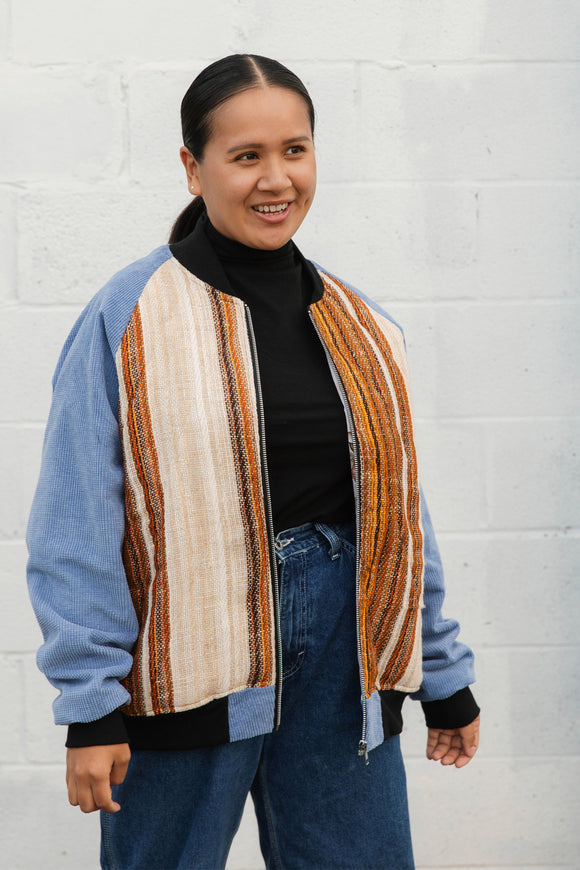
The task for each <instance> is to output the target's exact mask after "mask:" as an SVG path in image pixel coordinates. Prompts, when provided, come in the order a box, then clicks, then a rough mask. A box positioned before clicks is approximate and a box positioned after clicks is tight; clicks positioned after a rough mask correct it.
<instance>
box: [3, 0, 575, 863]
mask: <svg viewBox="0 0 580 870" xmlns="http://www.w3.org/2000/svg"><path fill="white" fill-rule="evenodd" d="M579 24H580V7H579V5H578V3H577V2H575V0H507V2H506V0H502V2H499V0H470V2H465V0H440V2H428V0H393V2H385V0H365V2H360V0H358V2H352V0H343V2H342V3H330V2H326V0H321V2H312V0H294V3H292V4H290V5H288V4H282V3H273V2H271V0H237V2H236V0H213V2H212V3H211V4H201V3H195V2H194V3H192V2H191V0H188V2H186V0H165V2H164V3H163V4H162V3H160V2H157V3H156V2H153V0H140V2H139V3H137V2H129V0H101V2H100V3H79V2H78V0H51V2H50V3H47V2H44V0H0V77H1V83H0V119H1V121H0V123H1V127H2V134H1V136H0V234H1V238H2V246H1V251H2V256H1V257H0V354H1V360H0V383H1V393H2V402H1V404H0V474H1V479H2V483H1V488H2V499H1V500H0V571H1V576H0V688H1V694H2V699H3V700H2V714H1V716H0V827H1V829H2V835H1V839H2V850H1V857H0V864H1V865H2V866H3V867H6V868H7V870H8V868H11V870H12V868H26V870H36V868H38V867H43V868H45V870H53V868H55V870H56V868H66V867H70V868H74V870H81V868H93V867H96V866H97V863H98V862H97V858H96V854H97V840H98V834H97V820H96V818H95V817H94V816H91V817H84V816H82V815H81V814H80V813H79V812H78V810H73V809H71V808H70V807H69V806H68V804H67V803H66V798H65V790H64V777H63V756H64V754H63V736H64V735H63V729H59V728H55V727H54V726H53V725H52V719H51V712H50V703H51V699H52V697H53V692H52V690H51V689H50V687H49V686H48V685H47V684H45V681H44V679H43V678H42V677H41V676H40V675H39V674H38V672H37V671H36V667H35V662H34V654H35V649H36V647H37V645H38V643H39V633H38V630H37V628H36V626H35V623H34V620H33V617H32V616H31V613H30V609H29V605H28V600H27V595H26V591H25V583H24V566H25V547H24V543H23V536H24V530H25V523H26V516H27V511H28V508H29V505H30V500H31V497H32V493H33V488H34V485H35V480H36V476H37V473H38V467H39V457H40V448H41V442H42V434H43V426H44V422H45V418H46V414H47V410H48V406H49V401H50V377H51V373H52V369H53V367H54V364H55V362H56V358H57V354H58V351H59V349H60V347H61V345H62V343H63V341H64V339H65V336H66V334H67V332H68V330H69V328H70V327H71V325H72V323H73V321H74V320H75V318H76V316H77V314H78V313H79V311H80V310H81V307H82V306H83V305H84V303H85V302H86V301H87V300H88V299H89V298H90V297H91V296H92V295H93V293H94V292H96V290H97V289H98V288H99V287H100V286H101V285H102V284H103V283H104V281H105V280H106V279H107V278H108V277H109V276H110V275H111V274H112V273H113V272H114V271H115V270H116V269H118V268H120V267H121V266H123V265H125V264H127V263H128V262H130V261H131V260H133V259H135V258H137V257H138V256H140V255H142V254H144V253H146V252H148V251H149V250H150V249H151V248H153V247H155V246H157V245H159V244H161V243H163V242H164V241H165V240H166V237H167V234H168V230H169V227H170V225H171V222H172V219H173V217H174V216H175V215H176V214H177V212H178V211H179V210H180V208H181V207H182V206H183V205H184V204H185V203H186V201H187V199H188V195H187V191H186V188H185V184H184V179H183V178H182V169H181V164H180V163H179V160H178V156H177V149H178V147H179V144H180V138H179V120H178V107H179V102H180V99H181V96H182V94H183V92H184V91H185V89H186V87H187V85H188V84H189V82H190V80H191V79H192V78H193V76H194V75H195V74H196V73H197V72H198V71H199V70H200V69H201V68H202V67H203V66H204V65H205V64H206V63H207V62H209V61H211V60H213V59H215V58H217V57H219V56H222V55H224V54H228V53H230V52H232V51H240V50H242V51H244V50H249V51H253V52H256V53H261V54H267V55H270V56H273V57H278V58H279V59H281V60H283V61H285V62H287V63H288V64H289V65H290V66H291V67H293V68H294V69H295V70H296V71H297V72H298V73H299V74H300V75H301V76H302V77H303V78H304V79H305V81H306V83H307V85H308V86H309V87H310V89H311V92H312V95H313V97H314V99H315V102H316V103H317V106H318V110H319V131H318V137H317V145H318V154H319V170H320V185H319V192H318V196H317V201H316V203H315V206H314V207H313V210H312V213H311V215H310V217H309V218H308V220H307V222H306V224H305V226H304V227H303V229H302V230H301V231H300V234H299V237H298V239H297V240H298V242H299V244H300V245H301V246H302V248H303V250H304V252H305V253H306V254H307V255H310V256H312V257H313V258H315V259H317V260H318V262H320V263H323V264H324V265H326V266H328V267H329V268H330V269H331V270H333V271H335V272H337V273H339V274H340V275H341V276H343V277H344V278H346V279H347V280H350V281H352V282H354V283H355V284H357V285H358V286H360V287H361V288H362V289H364V291H365V292H366V293H368V294H370V295H372V296H375V297H376V298H377V299H378V300H380V301H381V302H382V303H383V304H384V305H385V306H386V307H387V308H388V309H389V310H390V311H391V313H392V314H393V315H394V316H395V317H396V318H397V319H398V320H399V321H400V322H401V323H402V324H403V325H404V327H405V330H406V335H407V343H408V348H409V355H410V359H411V366H412V372H413V378H414V402H415V408H416V413H417V419H418V425H417V429H418V433H417V434H418V441H419V447H420V459H421V465H422V472H423V479H424V486H425V489H426V492H427V494H428V496H429V500H430V504H431V510H432V513H433V516H434V521H435V525H436V527H437V529H438V530H439V539H440V545H441V549H442V552H443V557H444V560H445V563H446V567H447V577H448V588H449V592H448V606H447V611H448V613H449V614H453V615H457V616H458V617H459V618H460V620H461V622H462V626H463V636H464V638H465V639H466V640H467V641H469V642H470V643H471V644H472V645H473V646H474V647H475V648H476V652H477V674H478V683H477V685H476V689H475V690H476V694H477V698H478V700H479V701H480V703H481V705H482V707H483V711H484V712H483V734H482V745H481V753H480V755H479V757H478V758H477V760H476V761H475V762H474V763H473V764H472V765H470V766H469V767H468V768H466V769H465V770H463V771H456V770H454V769H453V770H449V769H443V768H441V767H440V766H439V765H434V764H432V763H428V762H427V761H426V760H424V758H423V757H422V756H423V753H424V739H425V729H424V726H423V725H422V722H421V714H420V711H419V710H418V709H416V707H415V706H414V705H412V704H411V703H408V704H407V707H408V710H407V731H406V733H405V749H406V754H407V758H408V776H409V791H410V800H411V805H412V813H413V827H414V838H415V847H416V856H417V863H418V867H420V868H422V870H427V868H433V870H434V868H443V867H444V868H448V870H449V868H455V870H459V868H462V870H463V868H468V867H479V868H487V870H491V868H493V870H503V868H508V867H509V868H516V867H517V868H520V870H524V868H528V870H529V868H531V867H534V868H536V870H540V868H542V870H548V868H550V870H552V868H555V867H568V868H569V870H572V868H577V867H578V866H579V864H578V862H579V858H578V855H579V848H580V843H579V837H578V827H579V826H578V819H579V818H580V807H579V801H578V793H579V790H578V781H579V779H580V769H579V768H580V765H579V761H580V758H579V745H580V737H579V735H580V729H579V728H578V725H577V720H578V697H579V692H580V685H579V676H578V675H579V673H580V668H579V664H580V662H579V656H578V629H577V624H578V618H579V608H578V605H579V603H580V594H579V584H578V579H577V578H578V566H579V563H580V559H579V555H580V553H579V550H580V496H579V491H580V487H579V486H578V482H579V480H578V470H579V469H578V464H579V463H578V447H579V438H578V435H579V417H578V393H579V391H578V383H579V381H578V374H579V369H580V363H579V356H578V349H577V347H578V336H579V334H580V333H579V329H578V326H579V324H578V295H577V293H578V211H579V201H578V189H579V167H578V163H579V156H580V142H579V135H578V132H579V125H578V113H577V107H578V102H577V101H578V93H579V92H580V66H579V63H578V57H579V55H578V52H579V49H580V27H579ZM575 110H576V111H575ZM321 739H324V735H321ZM371 763H372V756H371ZM230 866H231V868H232V870H234V868H237V870H241V868H246V870H255V868H256V870H257V868H259V867H261V866H262V864H261V860H260V857H259V850H258V847H257V841H256V835H255V831H254V827H253V822H252V820H251V817H250V814H248V815H247V817H246V818H245V819H244V823H243V826H242V830H241V832H240V834H239V835H238V838H237V840H236V842H235V844H234V849H233V852H232V855H231V859H230Z"/></svg>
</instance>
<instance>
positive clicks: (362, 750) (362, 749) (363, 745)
mask: <svg viewBox="0 0 580 870" xmlns="http://www.w3.org/2000/svg"><path fill="white" fill-rule="evenodd" d="M358 754H359V755H360V756H363V755H364V757H365V764H368V763H369V751H368V743H367V742H366V740H360V741H359V744H358Z"/></svg>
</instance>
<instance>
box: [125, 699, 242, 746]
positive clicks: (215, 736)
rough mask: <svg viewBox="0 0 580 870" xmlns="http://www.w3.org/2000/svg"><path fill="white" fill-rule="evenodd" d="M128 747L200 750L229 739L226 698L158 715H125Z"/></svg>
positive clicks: (218, 744)
mask: <svg viewBox="0 0 580 870" xmlns="http://www.w3.org/2000/svg"><path fill="white" fill-rule="evenodd" d="M123 718H124V719H125V726H126V728H127V732H128V734H129V744H130V746H131V749H201V748H202V747H203V746H220V745H221V744H222V743H229V742H230V729H229V723H228V699H227V697H226V698H218V699H217V700H216V701H210V702H209V704H204V705H203V707H196V708H195V709H194V710H185V711H184V712H183V713H163V714H161V715H159V716H125V717H123Z"/></svg>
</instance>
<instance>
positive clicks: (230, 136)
mask: <svg viewBox="0 0 580 870" xmlns="http://www.w3.org/2000/svg"><path fill="white" fill-rule="evenodd" d="M211 127H212V132H211V136H210V141H213V142H215V143H216V144H218V143H219V144H220V145H222V146H224V145H226V144H227V143H228V142H230V143H232V144H230V145H228V149H229V148H230V147H233V140H236V141H237V140H239V142H240V143H241V144H242V145H258V144H260V143H261V140H262V139H264V140H270V139H273V138H274V139H278V140H280V141H285V140H286V139H291V140H294V139H296V138H307V139H311V138H312V131H311V128H310V115H309V113H308V107H307V105H306V102H305V101H304V99H303V98H302V97H301V96H300V95H299V94H297V93H296V92H295V91H291V90H288V89H287V88H279V87H271V86H268V87H260V88H251V89H249V90H246V91H242V92H241V93H239V94H235V95H234V96H233V97H230V98H229V99H228V100H226V101H225V102H224V103H222V104H221V105H220V106H218V108H217V109H216V110H215V112H214V113H213V117H212V125H211Z"/></svg>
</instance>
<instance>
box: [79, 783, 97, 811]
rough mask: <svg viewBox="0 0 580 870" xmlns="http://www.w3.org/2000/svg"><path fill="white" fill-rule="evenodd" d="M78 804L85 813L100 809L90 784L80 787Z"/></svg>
mask: <svg viewBox="0 0 580 870" xmlns="http://www.w3.org/2000/svg"><path fill="white" fill-rule="evenodd" d="M75 806H76V804H75ZM78 806H79V807H80V808H81V812H83V813H94V812H95V810H97V809H98V807H97V805H96V803H95V801H94V798H93V792H92V789H91V787H90V785H86V786H79V787H78Z"/></svg>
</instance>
